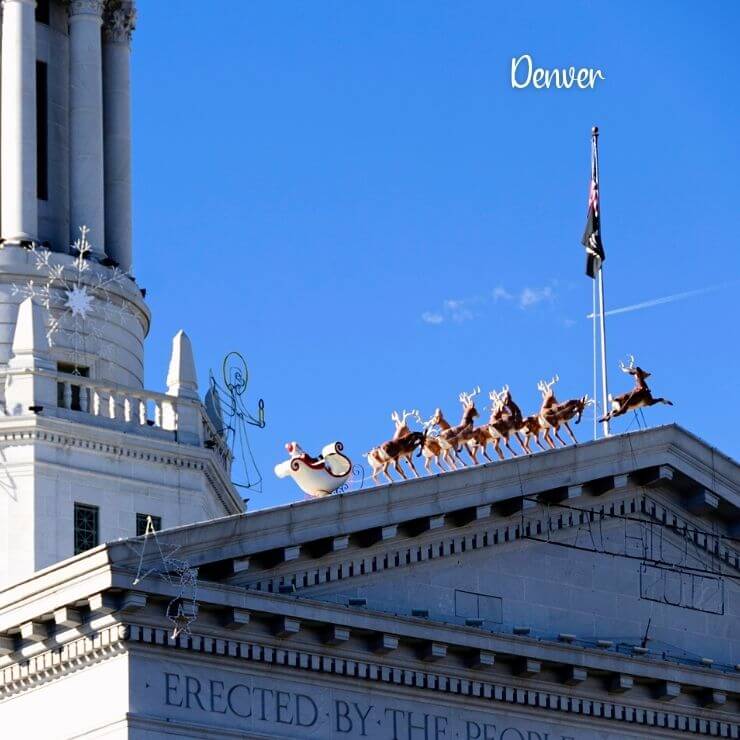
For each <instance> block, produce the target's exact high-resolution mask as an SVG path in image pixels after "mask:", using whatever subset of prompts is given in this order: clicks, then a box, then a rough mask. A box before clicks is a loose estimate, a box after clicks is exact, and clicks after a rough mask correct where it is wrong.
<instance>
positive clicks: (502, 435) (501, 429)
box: [488, 385, 527, 460]
mask: <svg viewBox="0 0 740 740" xmlns="http://www.w3.org/2000/svg"><path fill="white" fill-rule="evenodd" d="M488 397H489V398H490V399H491V401H492V405H491V409H492V413H491V418H490V420H489V422H488V425H489V426H490V427H491V428H492V429H493V431H494V432H495V436H493V449H494V450H496V454H497V455H498V456H499V458H501V460H503V459H504V453H503V450H502V449H501V440H502V439H503V440H504V444H505V445H506V449H507V450H509V452H510V453H511V455H512V457H517V456H518V453H517V452H515V450H514V448H513V447H512V446H511V444H510V443H509V440H510V438H511V437H512V435H513V436H514V437H516V439H517V441H518V442H519V444H520V445H521V447H522V449H523V450H524V451H525V452H527V448H526V447H525V446H524V442H523V440H522V438H521V436H520V435H519V430H520V429H521V428H522V426H523V424H524V420H523V419H522V412H521V410H520V408H519V407H518V406H517V405H516V404H515V403H514V401H513V400H512V398H511V392H510V391H509V386H508V385H505V386H504V387H503V390H502V391H501V393H497V392H496V391H491V392H490V393H489V394H488Z"/></svg>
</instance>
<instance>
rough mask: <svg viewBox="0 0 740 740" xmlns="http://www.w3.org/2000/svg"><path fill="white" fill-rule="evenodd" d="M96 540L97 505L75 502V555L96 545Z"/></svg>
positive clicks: (97, 535)
mask: <svg viewBox="0 0 740 740" xmlns="http://www.w3.org/2000/svg"><path fill="white" fill-rule="evenodd" d="M98 540H99V533H98V507H97V506H90V505H89V504H78V503H75V555H79V554H80V553H81V552H85V550H89V549H90V548H92V547H96V546H97V544H98Z"/></svg>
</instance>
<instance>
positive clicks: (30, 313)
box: [9, 296, 54, 370]
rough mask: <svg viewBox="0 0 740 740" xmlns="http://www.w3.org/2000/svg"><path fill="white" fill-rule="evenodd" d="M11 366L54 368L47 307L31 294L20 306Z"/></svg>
mask: <svg viewBox="0 0 740 740" xmlns="http://www.w3.org/2000/svg"><path fill="white" fill-rule="evenodd" d="M9 365H10V367H11V368H29V369H41V368H45V369H47V370H53V369H54V363H53V362H52V359H51V353H50V351H49V340H48V338H47V332H46V309H45V308H44V307H43V306H40V305H39V304H38V303H35V302H34V300H33V298H31V297H30V296H29V297H28V298H26V299H25V300H24V301H23V302H22V303H21V304H20V306H19V307H18V318H17V319H16V324H15V333H14V334H13V347H12V357H11V358H10V362H9Z"/></svg>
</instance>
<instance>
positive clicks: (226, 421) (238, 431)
mask: <svg viewBox="0 0 740 740" xmlns="http://www.w3.org/2000/svg"><path fill="white" fill-rule="evenodd" d="M221 375H222V383H223V384H220V383H219V382H218V381H217V380H216V378H215V376H214V374H213V371H211V373H210V387H209V388H208V392H207V393H206V397H205V402H204V403H205V407H206V413H207V414H208V417H209V419H210V420H211V423H212V424H213V426H214V427H215V429H216V431H217V433H218V434H219V436H220V437H221V438H222V439H223V440H224V442H226V444H227V445H228V447H229V449H230V450H231V452H232V454H233V456H234V461H235V462H236V463H237V471H238V472H237V474H236V475H235V473H234V467H233V466H232V483H233V484H234V485H235V486H236V487H237V488H242V489H245V490H256V491H257V492H258V493H261V492H262V473H261V472H260V469H259V467H258V466H257V462H256V460H255V459H254V454H253V452H252V448H251V446H250V444H249V436H248V434H247V428H248V427H250V426H253V427H257V428H259V429H264V427H265V423H266V422H265V402H264V401H263V400H262V399H261V398H260V399H259V400H258V401H257V415H256V416H254V415H253V414H252V413H251V412H250V411H249V410H248V409H247V407H246V405H245V404H246V392H247V385H248V384H249V369H248V368H247V363H246V360H245V359H244V357H243V356H242V355H241V354H240V353H239V352H229V354H228V355H226V357H224V361H223V366H222V369H221Z"/></svg>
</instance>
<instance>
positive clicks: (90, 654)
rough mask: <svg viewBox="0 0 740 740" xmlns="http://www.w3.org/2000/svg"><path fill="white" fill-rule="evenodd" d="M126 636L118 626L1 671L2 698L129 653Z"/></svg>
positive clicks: (0, 688) (11, 665)
mask: <svg viewBox="0 0 740 740" xmlns="http://www.w3.org/2000/svg"><path fill="white" fill-rule="evenodd" d="M125 637H126V628H125V627H124V626H123V625H119V624H116V625H113V626H112V627H109V628H106V629H103V630H100V631H99V632H97V633H95V634H93V635H90V636H85V637H79V638H77V639H75V640H72V641H70V642H67V643H65V644H64V645H62V646H61V647H60V648H58V649H56V650H47V651H45V652H43V653H40V654H39V655H35V656H33V657H31V658H29V659H28V660H24V661H22V662H18V663H12V664H10V665H8V666H5V667H3V668H0V699H7V698H8V697H10V696H13V695H14V694H18V693H20V692H23V691H27V690H29V689H32V688H35V687H36V686H39V685H41V684H44V683H48V682H49V681H53V680H54V679H56V678H59V677H61V676H64V675H67V674H69V673H71V672H73V671H77V670H81V669H82V668H87V667H89V666H91V665H93V664H94V663H99V662H100V661H102V660H107V659H108V658H112V657H115V656H117V655H122V654H123V653H125V652H126V645H125V643H124V641H123V640H124V639H125Z"/></svg>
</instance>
